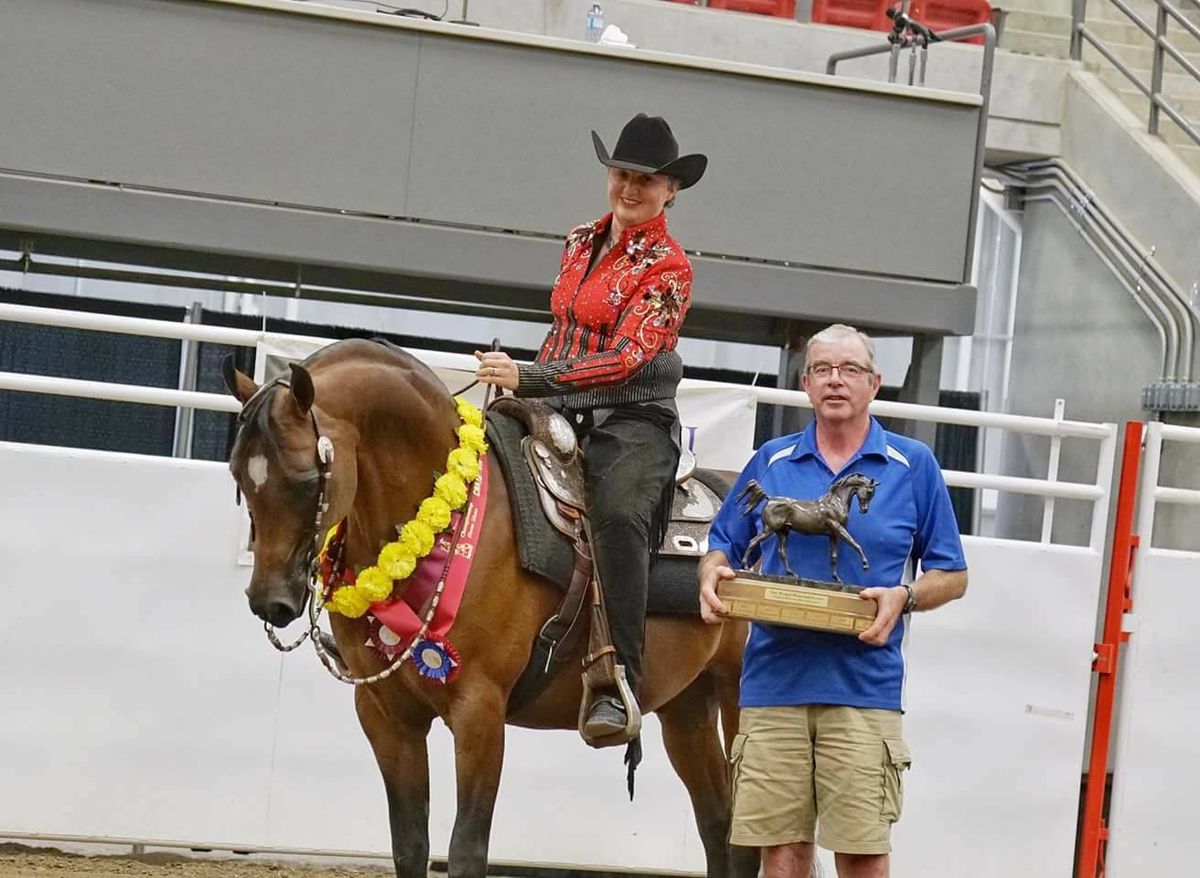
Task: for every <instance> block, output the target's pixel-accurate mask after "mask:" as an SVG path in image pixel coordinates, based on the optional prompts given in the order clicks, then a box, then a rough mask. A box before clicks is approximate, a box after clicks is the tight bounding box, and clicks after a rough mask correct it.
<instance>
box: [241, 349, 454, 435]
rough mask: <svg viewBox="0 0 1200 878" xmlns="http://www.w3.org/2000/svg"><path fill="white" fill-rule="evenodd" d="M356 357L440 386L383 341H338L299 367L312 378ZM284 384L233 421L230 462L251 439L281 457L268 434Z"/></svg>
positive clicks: (263, 393)
mask: <svg viewBox="0 0 1200 878" xmlns="http://www.w3.org/2000/svg"><path fill="white" fill-rule="evenodd" d="M360 355H362V356H368V357H371V358H379V359H381V360H383V361H387V362H393V363H395V364H396V365H398V366H401V367H403V368H406V369H410V370H413V371H415V372H419V373H421V374H422V376H423V377H425V378H427V379H428V380H429V381H430V382H432V383H433V384H434V386H436V387H441V382H440V381H439V380H438V377H437V375H436V374H435V373H434V371H433V370H432V369H430V368H429V367H428V366H427V365H426V364H425V363H423V362H421V361H420V360H418V359H417V358H416V357H414V356H413V355H412V354H410V353H409V352H408V351H406V350H404V349H403V348H402V347H400V346H399V345H396V344H393V343H392V342H390V341H388V340H387V339H385V338H371V339H365V338H345V339H341V340H340V341H335V342H333V343H332V344H329V345H326V346H325V347H323V348H320V349H319V350H316V351H313V353H311V354H309V355H308V356H307V357H305V358H304V360H302V361H301V363H300V365H301V366H303V367H304V368H305V369H308V370H310V371H312V372H315V374H320V373H321V372H322V371H324V369H325V368H333V367H334V366H336V365H338V364H341V363H345V362H348V361H351V360H353V359H355V358H357V357H358V356H360ZM288 383H289V382H288V381H287V379H285V378H283V377H282V376H280V377H279V378H276V379H274V380H273V381H270V382H269V383H267V384H264V385H263V386H262V387H261V388H259V391H258V392H257V393H256V394H254V396H252V397H251V398H250V399H249V400H247V401H246V404H245V405H244V406H243V407H242V410H241V412H240V413H239V414H238V417H237V423H238V425H239V426H238V430H237V434H236V436H235V437H234V444H233V448H232V449H230V457H231V459H232V458H233V457H234V456H236V454H237V450H238V447H239V446H240V445H242V444H243V443H244V442H247V441H249V440H250V439H252V438H255V437H257V438H260V439H262V440H263V441H264V442H266V443H268V444H269V445H270V452H271V454H272V455H273V456H275V457H279V456H280V455H281V452H282V449H281V448H280V447H279V442H278V440H277V439H276V438H275V433H274V431H272V430H271V410H272V408H273V406H274V400H275V397H276V396H277V395H278V393H279V391H280V390H281V389H282V388H284V387H285V386H287V384H288ZM447 396H449V394H447Z"/></svg>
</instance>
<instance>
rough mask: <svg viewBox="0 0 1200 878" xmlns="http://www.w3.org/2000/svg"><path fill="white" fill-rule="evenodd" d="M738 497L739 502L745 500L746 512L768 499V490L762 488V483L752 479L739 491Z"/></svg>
mask: <svg viewBox="0 0 1200 878" xmlns="http://www.w3.org/2000/svg"><path fill="white" fill-rule="evenodd" d="M736 499H737V502H738V503H741V502H742V501H743V500H745V507H746V508H745V512H750V511H751V510H753V509H754V507H755V506H757V505H758V504H759V503H761V502H762V501H763V500H766V499H767V492H766V491H764V490H763V489H762V485H760V484H759V483H758V482H756V481H755V480H754V479H751V480H750V481H748V482H746V486H745V487H744V488H742V490H741V491H740V492H739V493H738V495H737V498H736Z"/></svg>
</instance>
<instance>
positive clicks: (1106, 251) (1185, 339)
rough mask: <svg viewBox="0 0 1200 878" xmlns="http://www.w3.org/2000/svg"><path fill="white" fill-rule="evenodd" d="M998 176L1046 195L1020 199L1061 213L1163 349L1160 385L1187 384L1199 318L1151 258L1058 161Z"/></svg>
mask: <svg viewBox="0 0 1200 878" xmlns="http://www.w3.org/2000/svg"><path fill="white" fill-rule="evenodd" d="M1002 171H1003V172H1004V173H1006V174H1008V175H1010V176H1012V177H1013V178H1014V179H1015V180H1017V181H1018V183H1019V185H1021V186H1022V187H1023V188H1025V189H1026V190H1027V191H1029V190H1033V191H1038V190H1044V191H1045V193H1046V194H1032V195H1031V194H1026V195H1025V197H1024V200H1025V201H1027V202H1031V201H1052V202H1054V203H1055V204H1056V205H1057V206H1058V207H1059V208H1060V209H1061V210H1062V212H1063V213H1064V214H1065V215H1066V216H1067V218H1068V220H1070V222H1071V223H1072V225H1074V226H1075V228H1076V229H1077V230H1078V231H1079V232H1080V234H1081V236H1082V237H1083V240H1084V241H1085V242H1086V243H1087V244H1088V245H1089V246H1090V247H1091V248H1092V250H1093V252H1095V253H1096V255H1097V256H1098V257H1099V258H1100V260H1101V261H1102V262H1103V263H1104V265H1105V266H1106V267H1107V268H1108V269H1109V271H1110V272H1112V274H1113V275H1114V277H1116V278H1117V280H1118V281H1119V282H1120V283H1121V285H1122V286H1124V287H1125V289H1126V290H1127V291H1128V292H1129V293H1130V295H1131V296H1133V298H1134V300H1135V302H1136V303H1137V304H1138V306H1139V307H1140V308H1141V309H1142V311H1143V312H1144V313H1145V314H1146V316H1147V317H1148V318H1149V319H1150V320H1151V322H1152V323H1153V324H1154V326H1155V329H1156V330H1157V331H1158V335H1159V339H1160V341H1161V342H1162V345H1163V356H1162V381H1163V382H1164V383H1178V382H1182V383H1184V384H1190V382H1191V381H1192V380H1193V379H1194V376H1195V374H1196V362H1195V360H1196V338H1197V336H1198V335H1200V316H1198V315H1197V314H1196V312H1194V311H1193V310H1192V309H1191V308H1190V307H1189V304H1188V301H1187V298H1186V297H1185V296H1184V294H1183V292H1182V291H1181V290H1180V289H1178V287H1176V285H1175V283H1174V282H1173V281H1172V280H1171V278H1170V277H1169V276H1168V275H1167V274H1166V272H1165V271H1164V270H1163V269H1162V267H1161V266H1160V265H1159V264H1158V263H1157V261H1156V260H1155V259H1154V258H1153V256H1152V255H1151V253H1148V252H1147V251H1146V250H1145V249H1144V248H1142V247H1141V246H1140V245H1139V244H1138V243H1137V242H1136V241H1135V240H1134V239H1133V237H1132V236H1131V235H1130V234H1129V232H1128V231H1126V230H1125V228H1124V227H1123V226H1122V225H1121V224H1120V223H1119V222H1118V221H1117V220H1116V219H1115V218H1113V217H1112V216H1111V215H1110V214H1109V213H1108V211H1107V210H1106V209H1105V207H1104V206H1103V205H1102V204H1100V203H1099V202H1098V201H1096V199H1095V198H1094V196H1093V195H1092V194H1091V193H1090V192H1089V191H1087V189H1086V188H1085V187H1084V185H1083V183H1082V182H1081V181H1080V180H1079V179H1078V178H1077V177H1075V175H1074V173H1073V172H1072V171H1071V170H1070V168H1069V167H1068V166H1066V165H1065V164H1063V163H1062V162H1061V161H1059V160H1057V159H1049V160H1044V161H1037V162H1027V163H1024V164H1020V165H1011V166H1007V167H1005V168H1003V169H1002ZM1055 196H1059V197H1055ZM1060 199H1061V200H1060ZM1152 306H1153V307H1152Z"/></svg>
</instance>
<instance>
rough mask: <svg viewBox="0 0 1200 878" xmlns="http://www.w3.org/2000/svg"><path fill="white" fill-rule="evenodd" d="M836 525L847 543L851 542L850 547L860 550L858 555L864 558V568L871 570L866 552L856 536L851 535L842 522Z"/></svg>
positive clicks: (839, 533)
mask: <svg viewBox="0 0 1200 878" xmlns="http://www.w3.org/2000/svg"><path fill="white" fill-rule="evenodd" d="M834 527H835V528H837V532H838V535H839V536H840V537H841V538H842V539H843V540H845V541H846V542H847V543H849V545H850V548H852V549H853V550H854V551H856V552H858V557H860V558H862V566H863V570H870V569H871V565H870V564H869V563H868V562H867V554H866V552H864V551H863V550H862V546H860V545H859V544H858V543H857V542H856V541H855V539H854V537H852V536H850V531H848V530H846V528H844V527H842V526H841V525H840V524H834Z"/></svg>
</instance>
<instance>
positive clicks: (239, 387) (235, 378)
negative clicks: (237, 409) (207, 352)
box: [221, 354, 258, 405]
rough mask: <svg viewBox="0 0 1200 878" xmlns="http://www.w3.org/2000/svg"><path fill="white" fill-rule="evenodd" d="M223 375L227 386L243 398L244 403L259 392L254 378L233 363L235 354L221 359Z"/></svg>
mask: <svg viewBox="0 0 1200 878" xmlns="http://www.w3.org/2000/svg"><path fill="white" fill-rule="evenodd" d="M221 377H222V378H224V379H225V386H226V387H228V388H229V392H230V393H232V394H233V395H234V396H236V397H237V398H238V399H239V400H241V402H242V405H245V404H246V402H247V401H248V400H249V399H250V397H252V396H254V394H256V393H258V385H257V384H255V383H254V379H253V378H251V377H250V376H249V375H246V374H244V373H242V372H240V371H239V370H238V368H237V366H235V365H233V354H226V355H225V359H224V360H222V361H221Z"/></svg>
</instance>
